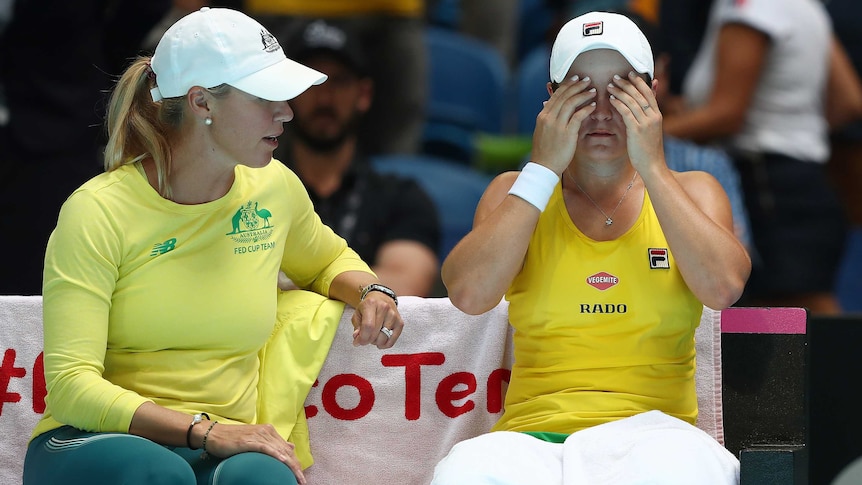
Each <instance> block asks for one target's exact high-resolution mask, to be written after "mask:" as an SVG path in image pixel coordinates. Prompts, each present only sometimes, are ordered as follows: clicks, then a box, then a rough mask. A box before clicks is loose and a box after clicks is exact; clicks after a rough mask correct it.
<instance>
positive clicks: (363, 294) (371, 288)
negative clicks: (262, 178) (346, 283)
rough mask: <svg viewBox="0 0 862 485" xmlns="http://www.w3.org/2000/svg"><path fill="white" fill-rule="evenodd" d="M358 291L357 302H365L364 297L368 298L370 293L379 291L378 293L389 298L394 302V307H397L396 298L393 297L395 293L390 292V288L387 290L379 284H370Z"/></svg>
mask: <svg viewBox="0 0 862 485" xmlns="http://www.w3.org/2000/svg"><path fill="white" fill-rule="evenodd" d="M360 291H361V292H360V294H359V301H363V300H365V297H366V296H368V294H369V293H371V292H372V291H379V292H380V293H383V294H385V295H386V296H388V297H389V298H392V300H393V301H394V302H395V306H398V296H396V295H395V292H394V291H392V289H391V288H387V287H385V286H383V285H381V284H379V283H371V284H370V285H368V286H365V287H363V288H362V290H360Z"/></svg>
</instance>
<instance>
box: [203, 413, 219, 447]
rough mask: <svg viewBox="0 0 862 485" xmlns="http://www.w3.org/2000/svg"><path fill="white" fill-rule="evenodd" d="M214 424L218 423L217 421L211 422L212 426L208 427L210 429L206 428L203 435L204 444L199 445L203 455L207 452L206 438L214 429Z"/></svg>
mask: <svg viewBox="0 0 862 485" xmlns="http://www.w3.org/2000/svg"><path fill="white" fill-rule="evenodd" d="M216 423H218V421H213V422H212V424H211V425H210V427H209V428H207V431H206V433H204V442H203V444H202V445H201V448H203V449H204V453H206V452H207V437H208V436H209V435H210V431H212V429H213V428H214V427H215V425H216Z"/></svg>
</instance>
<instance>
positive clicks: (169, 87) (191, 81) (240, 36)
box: [151, 7, 326, 101]
mask: <svg viewBox="0 0 862 485" xmlns="http://www.w3.org/2000/svg"><path fill="white" fill-rule="evenodd" d="M151 66H152V69H153V72H154V73H155V74H156V87H154V88H153V89H152V90H151V94H152V96H153V101H160V100H162V99H164V98H173V97H176V96H184V95H185V94H186V93H188V91H189V88H191V87H192V86H201V87H204V88H212V87H215V86H219V85H221V84H229V85H231V86H233V87H235V88H237V89H239V90H242V91H245V92H247V93H249V94H251V95H252V96H257V97H258V98H263V99H266V100H269V101H287V100H288V99H293V98H295V97H296V96H297V95H299V94H300V93H302V92H303V91H305V90H306V89H308V88H309V87H311V86H312V85H315V84H320V83H322V82H323V81H325V80H326V74H323V73H321V72H318V71H315V70H314V69H311V68H309V67H306V66H303V65H302V64H300V63H298V62H294V61H292V60H290V59H288V58H287V57H285V55H284V51H282V49H281V46H280V45H279V44H278V40H276V38H275V36H273V35H272V34H270V33H269V32H268V31H267V30H266V29H265V28H264V27H263V26H262V25H260V24H259V23H258V22H257V21H256V20H254V19H252V18H251V17H249V16H247V15H245V14H244V13H241V12H238V11H236V10H231V9H227V8H209V7H204V8H202V9H200V10H198V11H197V12H192V13H190V14H188V15H186V16H185V17H183V18H181V19H180V20H178V21H177V22H176V23H175V24H173V25H172V26H171V27H170V28H169V29H168V30H167V31H166V32H165V34H164V35H163V36H162V39H161V40H160V41H159V44H158V46H156V51H155V54H153V59H152V61H151Z"/></svg>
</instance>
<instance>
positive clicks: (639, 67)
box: [551, 42, 655, 83]
mask: <svg viewBox="0 0 862 485" xmlns="http://www.w3.org/2000/svg"><path fill="white" fill-rule="evenodd" d="M598 49H608V50H612V51H616V52H618V53H619V54H620V55H621V56H623V58H624V59H625V60H626V61H627V62H628V63H629V64H630V65H631V66H632V67H633V68H634V70H635V71H637V72H639V73H641V74H649V75H650V77H655V76H653V73H652V69H650V67H649V66H645V65H644V64H643V63H640V62H638V61H637V59H634V58H633V57H631V56H629V55H628V54H627V53H626V51H625V49H621V48H620V47H619V46H617V45H615V44H613V43H610V42H596V43H594V44H592V45H590V46H588V47H587V48H585V49H583V50H581V51H579V52H574V53H571V54H569V56H568V57H567V58H566V60H565V61H564V62H563V63H561V64H560V66H559V67H558V68H557V71H556V72H554V73H553V74H552V75H551V81H553V82H555V83H561V82H563V80H564V79H565V78H566V74H568V73H569V69H571V68H572V64H574V62H575V59H577V57H578V56H579V55H581V54H583V53H584V52H588V51H594V50H598Z"/></svg>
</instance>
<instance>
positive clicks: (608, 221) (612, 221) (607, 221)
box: [605, 217, 614, 226]
mask: <svg viewBox="0 0 862 485" xmlns="http://www.w3.org/2000/svg"><path fill="white" fill-rule="evenodd" d="M613 223H614V220H613V219H611V218H610V217H608V218H607V219H606V220H605V225H606V226H610V225H611V224H613Z"/></svg>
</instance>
